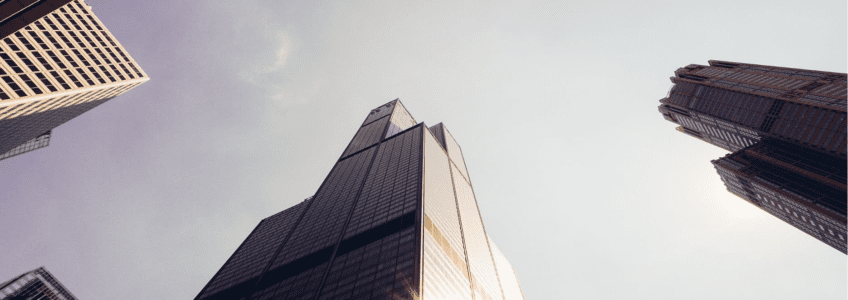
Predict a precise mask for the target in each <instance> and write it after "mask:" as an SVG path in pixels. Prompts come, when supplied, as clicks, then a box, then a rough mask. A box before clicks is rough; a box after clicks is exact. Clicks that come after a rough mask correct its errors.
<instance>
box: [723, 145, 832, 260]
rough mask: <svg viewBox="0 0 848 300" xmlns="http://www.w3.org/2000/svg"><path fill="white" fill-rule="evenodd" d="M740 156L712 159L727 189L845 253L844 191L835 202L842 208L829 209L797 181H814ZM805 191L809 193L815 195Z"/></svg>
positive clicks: (807, 183)
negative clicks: (742, 158)
mask: <svg viewBox="0 0 848 300" xmlns="http://www.w3.org/2000/svg"><path fill="white" fill-rule="evenodd" d="M740 155H745V154H744V153H732V154H728V155H727V156H725V157H723V158H721V159H718V160H715V161H713V165H714V166H715V167H716V170H718V173H719V176H721V178H722V181H724V182H725V185H726V186H727V188H728V190H731V191H733V192H734V193H736V194H737V195H739V196H740V197H743V199H745V198H747V199H745V200H747V201H749V202H751V203H753V204H755V205H757V206H759V207H760V208H762V209H763V210H765V211H766V212H768V213H770V214H772V215H774V216H775V217H777V218H779V219H781V220H783V221H785V222H786V223H789V224H790V225H792V226H794V227H796V228H798V229H800V230H802V231H804V232H806V233H807V234H809V235H811V236H813V237H815V238H816V239H819V240H821V241H822V242H824V243H826V244H828V245H830V246H831V247H833V248H835V249H837V250H839V251H841V252H843V253H846V240H845V238H846V225H845V222H844V216H845V208H844V205H845V204H844V198H845V197H844V191H843V192H842V196H841V197H842V199H843V200H842V203H841V204H836V206H842V207H841V211H837V210H839V208H838V207H837V208H836V209H837V210H833V209H829V208H828V207H827V206H828V205H823V204H827V203H826V202H827V200H826V199H823V198H822V197H820V196H817V195H816V193H815V192H813V193H812V194H811V193H810V192H811V191H810V190H804V189H800V190H799V189H798V187H797V184H794V183H795V182H799V181H802V185H809V184H811V183H809V182H804V181H807V180H804V179H802V178H798V177H797V176H791V174H790V173H792V172H791V171H786V170H783V171H776V172H775V171H773V170H768V168H767V167H764V166H762V164H761V163H757V161H759V160H758V159H755V158H751V157H747V156H746V158H745V160H744V161H745V162H746V163H743V162H741V161H739V160H737V159H735V158H736V157H738V156H740ZM763 169H765V170H763ZM748 173H750V174H748ZM737 174H739V175H737ZM786 176H789V177H786ZM790 177H791V178H790ZM813 189H816V190H822V189H823V187H813ZM824 189H825V190H826V189H827V188H824ZM802 194H809V196H812V198H811V197H808V196H804V195H802ZM822 209H824V210H826V211H829V212H830V213H829V214H830V215H841V216H843V217H842V220H837V219H835V217H832V216H828V215H827V214H824V213H822V212H820V211H818V210H822Z"/></svg>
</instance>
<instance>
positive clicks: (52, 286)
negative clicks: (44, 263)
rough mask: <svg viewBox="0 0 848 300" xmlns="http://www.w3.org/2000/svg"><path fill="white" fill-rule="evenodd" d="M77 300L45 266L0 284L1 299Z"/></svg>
mask: <svg viewBox="0 0 848 300" xmlns="http://www.w3.org/2000/svg"><path fill="white" fill-rule="evenodd" d="M17 299H38V300H41V299H50V300H76V299H77V297H74V295H73V294H71V292H70V291H68V289H66V288H65V286H63V285H62V283H60V282H59V281H58V280H56V278H55V277H53V275H52V274H50V272H48V271H47V269H45V268H44V267H39V268H38V269H35V270H32V271H29V272H26V273H23V274H21V275H18V276H17V277H15V278H12V279H10V280H9V281H6V282H4V283H1V284H0V300H17Z"/></svg>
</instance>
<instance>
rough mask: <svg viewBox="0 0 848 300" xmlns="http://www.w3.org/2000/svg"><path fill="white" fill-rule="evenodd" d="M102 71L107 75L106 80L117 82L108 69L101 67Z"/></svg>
mask: <svg viewBox="0 0 848 300" xmlns="http://www.w3.org/2000/svg"><path fill="white" fill-rule="evenodd" d="M100 71H103V74H106V78H109V81H112V82H115V78H114V77H112V73H109V70H106V67H104V66H100Z"/></svg>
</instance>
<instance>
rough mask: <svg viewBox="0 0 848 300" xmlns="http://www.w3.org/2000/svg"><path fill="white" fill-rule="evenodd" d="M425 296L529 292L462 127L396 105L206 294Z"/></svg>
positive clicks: (369, 122)
mask: <svg viewBox="0 0 848 300" xmlns="http://www.w3.org/2000/svg"><path fill="white" fill-rule="evenodd" d="M420 297H423V299H478V300H483V299H524V296H523V294H522V292H521V288H520V287H519V284H518V280H517V279H516V276H515V273H514V271H513V268H512V266H511V265H510V263H509V262H508V261H507V260H506V258H505V256H504V255H503V254H502V253H501V251H500V250H499V249H498V248H497V247H496V246H495V244H494V243H493V242H492V241H491V239H490V238H489V236H488V235H487V234H486V230H485V227H484V225H483V222H482V219H481V217H480V212H479V210H478V207H477V201H476V199H475V196H474V189H473V187H472V185H471V180H470V177H469V173H468V170H467V169H466V167H465V161H464V159H463V156H462V150H461V148H460V147H459V145H458V144H457V143H456V141H455V140H454V138H453V136H452V135H451V133H450V131H448V130H447V128H446V127H445V126H444V125H443V124H441V123H440V124H437V125H434V126H432V127H427V126H426V125H424V123H417V122H416V121H415V119H413V118H412V116H411V115H410V114H409V113H408V112H407V110H406V109H405V108H404V106H403V104H401V102H400V101H398V100H394V101H391V102H389V103H387V104H385V105H382V106H380V107H378V108H376V109H374V110H372V111H371V112H370V114H369V115H368V116H367V117H366V119H365V121H364V122H363V123H362V125H361V126H360V128H359V129H358V131H357V132H356V134H355V135H354V137H353V139H352V140H351V141H350V143H349V144H348V146H347V148H346V149H345V150H344V151H343V154H342V155H341V157H340V158H339V159H338V161H337V163H336V164H335V166H334V167H333V169H332V170H331V171H330V174H329V175H328V176H327V177H326V179H325V180H324V182H323V183H322V184H321V186H320V187H319V188H318V191H317V192H316V193H315V195H314V196H313V197H309V198H307V199H306V200H304V201H303V202H301V203H299V204H297V205H295V206H293V207H291V208H289V209H286V210H284V211H282V212H280V213H277V214H275V215H273V216H270V217H268V218H265V219H264V220H262V222H260V223H259V225H257V226H256V228H255V229H254V230H253V232H251V233H250V235H249V236H248V237H247V239H245V240H244V242H243V243H242V244H241V246H239V248H238V249H237V250H236V252H235V253H234V254H233V255H232V256H231V257H230V258H229V259H228V260H227V261H226V263H224V265H223V266H222V267H221V269H220V270H219V271H218V272H217V273H216V274H215V275H214V276H213V277H212V279H211V280H210V281H209V283H208V284H207V285H206V286H205V287H204V288H203V290H201V291H200V293H199V294H198V296H197V297H196V299H420ZM472 297H473V298H472Z"/></svg>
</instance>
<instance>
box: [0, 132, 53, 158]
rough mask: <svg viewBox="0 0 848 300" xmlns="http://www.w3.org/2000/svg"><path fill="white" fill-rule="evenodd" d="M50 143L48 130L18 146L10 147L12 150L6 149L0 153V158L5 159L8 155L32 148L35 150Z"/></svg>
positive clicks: (24, 151) (28, 150)
mask: <svg viewBox="0 0 848 300" xmlns="http://www.w3.org/2000/svg"><path fill="white" fill-rule="evenodd" d="M49 144H50V132H49V131H48V132H47V133H46V134H42V135H41V136H39V137H37V138H34V139H31V140H29V141H27V142H26V143H23V144H22V145H20V146H17V147H15V148H12V150H9V151H7V152H6V153H2V154H0V160H4V159H7V158H9V157H12V156H15V155H18V154H22V153H26V152H30V151H32V150H36V149H39V148H44V147H47V145H49Z"/></svg>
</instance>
